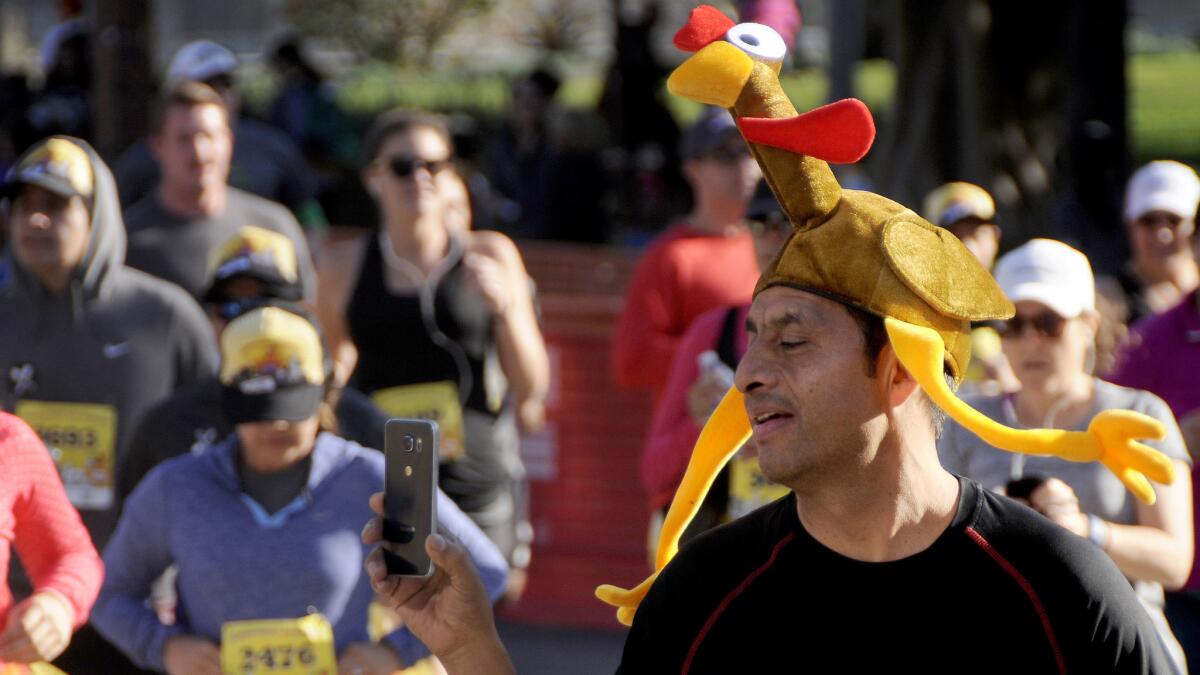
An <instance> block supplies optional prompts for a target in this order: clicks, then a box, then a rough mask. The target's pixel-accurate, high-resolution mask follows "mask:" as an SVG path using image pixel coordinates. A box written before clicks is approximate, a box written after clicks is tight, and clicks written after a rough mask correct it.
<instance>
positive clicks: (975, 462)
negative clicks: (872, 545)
mask: <svg viewBox="0 0 1200 675" xmlns="http://www.w3.org/2000/svg"><path fill="white" fill-rule="evenodd" d="M996 282H997V283H998V284H999V285H1000V287H1001V288H1002V289H1003V290H1004V293H1005V295H1007V296H1008V298H1009V299H1010V300H1012V301H1013V303H1014V304H1015V305H1016V308H1017V313H1016V315H1015V316H1014V317H1013V318H1012V319H1008V320H1006V321H1002V322H996V324H995V325H996V326H997V330H998V331H1000V334H1001V336H1002V340H1003V345H1004V353H1005V355H1006V356H1007V357H1008V361H1009V363H1011V364H1012V368H1013V372H1014V374H1015V375H1016V377H1017V380H1018V381H1019V383H1020V385H1021V386H1020V389H1018V390H1017V391H1016V392H1013V393H1009V394H1003V395H992V396H977V397H972V398H968V399H967V401H968V403H969V404H970V405H971V406H972V407H974V408H975V409H976V410H979V411H980V412H982V413H983V414H984V415H987V416H988V417H990V418H992V419H994V420H997V421H998V422H1000V423H1002V424H1004V425H1006V426H1010V427H1017V428H1039V427H1044V428H1048V429H1073V430H1083V429H1086V428H1088V425H1089V424H1090V423H1091V421H1092V418H1093V417H1095V416H1096V415H1097V414H1099V413H1100V412H1102V411H1104V410H1109V409H1129V410H1136V411H1138V412H1141V413H1144V414H1146V415H1149V416H1151V417H1153V418H1155V419H1157V420H1158V421H1159V422H1160V423H1161V424H1162V425H1163V427H1164V429H1165V430H1166V436H1165V438H1164V439H1163V440H1161V441H1152V440H1151V441H1146V443H1147V444H1148V445H1150V446H1152V447H1154V448H1156V449H1158V450H1160V451H1162V452H1163V453H1165V454H1166V455H1167V456H1169V457H1170V458H1171V459H1172V460H1174V461H1175V462H1176V463H1177V464H1178V465H1179V466H1178V470H1177V472H1176V473H1177V477H1176V479H1175V483H1174V484H1173V485H1169V486H1168V485H1163V486H1160V487H1158V488H1157V490H1156V491H1157V493H1158V501H1157V502H1155V503H1154V504H1153V505H1146V504H1144V503H1142V502H1141V501H1139V500H1138V499H1137V498H1136V497H1134V495H1133V494H1131V493H1130V492H1129V491H1128V490H1126V489H1125V486H1124V485H1122V484H1121V482H1120V480H1118V479H1117V477H1116V476H1114V475H1113V474H1112V473H1111V472H1110V471H1109V470H1108V469H1106V468H1105V467H1104V466H1103V465H1101V464H1099V463H1093V462H1086V463H1080V462H1068V461H1066V460H1063V459H1059V458H1057V457H1046V456H1028V455H1021V454H1013V453H1008V452H1004V451H1001V450H998V449H996V448H994V447H992V446H990V445H988V444H987V443H985V442H984V441H983V440H981V439H980V438H979V437H978V436H976V435H975V434H973V433H972V432H970V431H969V430H967V429H966V428H964V427H963V426H961V425H959V424H958V423H956V422H953V421H950V422H947V423H946V428H945V432H944V433H943V434H942V437H941V439H939V442H938V454H939V456H940V458H941V461H942V465H943V466H944V467H945V468H946V469H947V470H948V471H950V472H952V473H956V474H958V475H960V476H965V477H967V478H971V479H973V480H976V481H979V483H981V484H982V485H983V487H985V488H988V489H991V490H995V491H997V492H1000V493H1002V494H1007V495H1008V496H1010V497H1013V498H1016V499H1022V500H1024V501H1025V502H1026V503H1027V504H1028V505H1029V506H1031V507H1033V509H1034V510H1036V511H1038V512H1039V513H1041V514H1042V515H1044V516H1046V517H1047V518H1049V519H1051V520H1053V521H1054V522H1055V523H1057V524H1059V525H1061V526H1063V527H1065V528H1066V529H1068V530H1070V531H1071V532H1074V533H1075V534H1077V535H1079V536H1080V537H1084V538H1086V539H1089V540H1090V541H1091V542H1092V543H1093V544H1094V545H1095V546H1096V547H1097V548H1098V549H1099V550H1101V551H1104V552H1105V553H1106V554H1107V555H1108V556H1109V557H1110V558H1112V560H1113V562H1115V563H1116V565H1117V567H1118V568H1119V569H1120V570H1121V572H1123V573H1124V574H1125V576H1127V577H1128V578H1129V579H1130V580H1131V582H1132V583H1133V586H1134V589H1135V590H1136V591H1137V595H1138V599H1139V600H1140V601H1141V602H1142V605H1143V606H1144V607H1145V608H1146V610H1147V612H1148V613H1149V614H1150V617H1151V619H1152V620H1153V622H1154V625H1155V628H1156V629H1157V630H1158V633H1159V636H1160V637H1161V638H1162V641H1163V645H1164V646H1165V647H1166V648H1167V650H1168V652H1169V653H1170V654H1171V656H1172V658H1173V659H1174V660H1175V662H1176V666H1177V667H1179V668H1180V669H1181V671H1182V670H1183V669H1184V657H1183V651H1182V650H1181V649H1180V646H1179V643H1178V642H1176V641H1175V638H1174V636H1173V635H1172V634H1171V629H1170V628H1169V627H1168V626H1167V623H1166V620H1165V618H1164V617H1163V588H1164V587H1166V588H1170V589H1177V588H1179V587H1181V586H1182V585H1183V584H1184V582H1185V581H1186V579H1187V574H1188V571H1189V570H1191V561H1192V553H1193V542H1192V522H1191V520H1192V518H1191V510H1192V509H1191V496H1192V488H1191V479H1190V478H1189V474H1190V471H1191V468H1190V466H1189V465H1190V461H1191V460H1190V458H1189V457H1188V454H1187V449H1186V448H1185V447H1184V445H1183V439H1182V438H1181V437H1180V433H1179V427H1178V426H1176V424H1175V418H1174V416H1173V415H1171V411H1170V409H1168V408H1167V406H1166V404H1164V403H1163V401H1162V399H1160V398H1158V397H1157V396H1155V395H1153V394H1151V393H1149V392H1146V391H1141V390H1138V389H1127V388H1125V387H1119V386H1116V385H1114V384H1110V383H1108V382H1105V381H1103V380H1100V379H1098V378H1096V377H1095V376H1093V375H1092V368H1091V367H1090V364H1089V363H1088V362H1089V361H1090V360H1091V359H1094V358H1095V349H1096V347H1095V344H1094V341H1095V336H1096V328H1097V326H1098V325H1099V322H1100V317H1099V316H1098V314H1097V312H1096V304H1095V290H1094V289H1095V282H1094V280H1093V278H1092V270H1091V266H1090V264H1089V263H1088V260H1087V257H1086V256H1084V255H1083V254H1082V253H1080V252H1079V251H1076V250H1075V249H1073V248H1071V247H1069V246H1067V245H1066V244H1063V243H1061V242H1058V241H1053V240H1050V239H1034V240H1032V241H1030V242H1029V243H1027V244H1025V245H1023V246H1021V247H1019V248H1017V249H1014V250H1013V251H1011V252H1010V253H1008V254H1007V255H1005V256H1004V257H1003V258H1001V259H1000V262H999V263H997V265H996Z"/></svg>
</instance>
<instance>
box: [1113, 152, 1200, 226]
mask: <svg viewBox="0 0 1200 675" xmlns="http://www.w3.org/2000/svg"><path fill="white" fill-rule="evenodd" d="M1197 204H1200V178H1197V177H1196V172H1195V171H1193V170H1192V167H1190V166H1188V165H1186V164H1180V163H1179V162H1174V161H1171V160H1169V159H1160V160H1158V161H1156V162H1150V163H1149V164H1147V165H1146V166H1143V167H1142V168H1140V169H1138V170H1137V171H1135V172H1134V174H1133V176H1132V177H1130V179H1129V187H1128V188H1127V189H1126V190H1125V218H1127V219H1128V220H1130V221H1133V220H1137V219H1138V218H1140V217H1142V216H1143V215H1145V214H1147V213H1149V212H1151V211H1167V212H1170V213H1174V214H1175V215H1177V216H1179V217H1181V218H1184V219H1185V220H1190V219H1192V218H1195V217H1196V206H1197Z"/></svg>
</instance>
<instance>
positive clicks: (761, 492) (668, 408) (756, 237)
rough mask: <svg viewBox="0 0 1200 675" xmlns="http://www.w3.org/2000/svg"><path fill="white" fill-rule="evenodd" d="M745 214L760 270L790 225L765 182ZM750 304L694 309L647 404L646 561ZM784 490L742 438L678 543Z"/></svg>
mask: <svg viewBox="0 0 1200 675" xmlns="http://www.w3.org/2000/svg"><path fill="white" fill-rule="evenodd" d="M746 220H747V222H748V223H749V229H750V235H751V238H752V239H753V241H754V253H755V258H756V259H757V261H758V266H759V269H766V268H767V267H768V266H769V265H770V263H771V259H772V258H773V257H775V254H776V253H778V252H779V249H780V247H781V246H782V245H783V242H784V241H786V240H787V236H788V235H789V234H791V229H792V228H791V224H790V223H789V222H788V220H787V216H786V215H785V214H784V213H783V209H782V208H781V207H780V206H779V202H778V201H776V200H775V195H773V194H771V188H770V187H769V186H768V185H767V183H766V181H763V182H760V183H759V185H758V189H757V190H756V191H755V194H754V199H753V200H751V202H750V207H749V208H748V209H747V210H746ZM749 309H750V306H749V305H732V306H729V307H718V308H716V309H713V310H710V311H708V312H705V313H704V314H701V315H700V316H699V317H698V318H697V319H696V320H695V321H693V322H692V325H690V326H688V329H687V332H685V333H684V334H683V337H682V339H680V341H679V348H678V349H677V350H676V351H675V358H674V359H672V361H671V373H670V375H669V376H668V377H667V386H666V389H664V390H663V395H662V398H660V399H659V401H658V405H657V406H656V407H655V409H654V418H653V419H652V421H651V423H650V433H649V435H648V436H647V438H646V444H645V445H644V446H643V448H642V485H643V486H645V488H646V491H647V493H648V494H649V497H650V506H651V508H652V509H653V514H652V516H651V520H650V528H649V530H648V538H647V549H648V555H649V559H650V560H651V561H653V559H654V550H655V547H656V545H657V543H658V534H659V530H660V528H661V527H662V519H663V516H664V515H665V513H666V508H667V506H668V505H670V503H671V497H673V496H674V495H675V490H676V488H678V487H679V481H680V480H681V479H682V478H683V471H684V469H685V468H687V463H688V459H689V458H690V457H691V455H692V448H693V446H695V444H696V439H697V438H698V437H699V436H700V428H701V427H703V426H704V423H705V422H707V421H708V417H709V415H711V414H712V411H713V410H714V409H715V408H716V407H717V403H719V402H720V400H721V397H722V396H724V395H725V392H727V391H729V388H730V387H731V386H733V370H734V369H735V368H737V364H738V361H740V360H741V358H742V354H744V353H745V352H746V328H745V326H746V313H747V312H748V311H749ZM786 492H787V489H786V488H783V487H781V486H778V485H774V484H772V483H770V482H769V481H767V480H766V479H765V478H764V477H763V476H762V472H761V471H760V470H759V468H758V461H757V460H756V459H755V455H754V448H753V444H751V443H747V444H746V445H744V446H742V451H741V453H740V454H739V456H738V457H737V458H735V459H734V460H733V461H732V462H730V464H729V466H728V467H727V468H726V469H725V470H724V471H722V472H721V474H720V475H719V476H718V477H717V481H716V483H714V484H713V488H712V489H711V490H710V491H709V493H708V497H706V498H705V500H704V503H703V504H702V505H701V508H700V513H699V514H698V515H697V516H696V518H695V519H693V520H692V524H691V525H690V526H689V527H688V530H687V532H685V533H684V536H683V539H682V540H681V543H685V542H687V541H690V540H691V539H692V537H694V536H696V535H697V534H700V533H701V532H704V531H705V530H708V529H711V528H713V527H716V526H717V525H720V524H721V523H724V522H728V521H730V520H733V519H734V518H738V517H740V516H743V515H745V514H747V513H749V512H750V511H753V510H754V509H756V508H758V507H759V506H762V505H764V504H766V503H768V502H770V501H773V500H775V499H777V498H779V497H782V496H783V495H784V494H786Z"/></svg>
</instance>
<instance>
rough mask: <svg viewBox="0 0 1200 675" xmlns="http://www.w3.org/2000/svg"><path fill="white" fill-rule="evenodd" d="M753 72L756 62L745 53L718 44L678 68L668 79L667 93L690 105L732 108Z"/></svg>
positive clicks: (718, 42)
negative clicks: (694, 102) (680, 97)
mask: <svg viewBox="0 0 1200 675" xmlns="http://www.w3.org/2000/svg"><path fill="white" fill-rule="evenodd" d="M753 68H754V60H753V59H751V58H750V56H749V55H747V54H746V52H743V51H742V50H740V49H738V48H737V47H735V46H733V45H732V44H730V43H728V42H725V41H723V40H719V41H717V42H713V43H711V44H709V45H707V46H705V47H704V48H703V49H701V50H700V51H698V52H696V53H695V54H692V55H691V56H690V57H688V59H687V60H686V61H684V62H683V63H681V64H679V67H678V68H676V69H675V72H673V73H671V76H670V77H668V78H667V90H668V91H670V92H671V93H672V94H675V95H676V96H682V97H684V98H686V99H688V100H691V101H697V102H699V103H707V104H709V105H715V106H720V107H722V108H732V107H733V104H734V103H737V100H738V96H740V95H741V93H742V87H745V86H746V81H747V80H749V79H750V71H751V70H752V69H753Z"/></svg>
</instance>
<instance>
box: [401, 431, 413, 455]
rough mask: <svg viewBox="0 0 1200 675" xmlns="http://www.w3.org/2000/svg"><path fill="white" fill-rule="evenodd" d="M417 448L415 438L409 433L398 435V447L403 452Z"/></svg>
mask: <svg viewBox="0 0 1200 675" xmlns="http://www.w3.org/2000/svg"><path fill="white" fill-rule="evenodd" d="M416 448H417V439H415V438H413V437H412V436H411V435H409V434H404V435H403V436H401V437H400V449H401V450H404V452H412V451H413V450H415V449H416Z"/></svg>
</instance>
